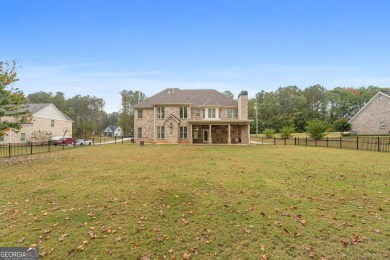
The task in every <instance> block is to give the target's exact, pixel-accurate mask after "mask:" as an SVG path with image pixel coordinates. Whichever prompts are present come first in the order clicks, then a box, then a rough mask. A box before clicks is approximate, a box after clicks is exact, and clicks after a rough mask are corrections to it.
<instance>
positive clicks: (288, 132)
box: [279, 126, 295, 138]
mask: <svg viewBox="0 0 390 260" xmlns="http://www.w3.org/2000/svg"><path fill="white" fill-rule="evenodd" d="M294 132H295V128H294V127H292V126H284V127H283V128H282V129H280V132H279V134H280V136H281V137H282V138H290V137H292V135H293V133H294Z"/></svg>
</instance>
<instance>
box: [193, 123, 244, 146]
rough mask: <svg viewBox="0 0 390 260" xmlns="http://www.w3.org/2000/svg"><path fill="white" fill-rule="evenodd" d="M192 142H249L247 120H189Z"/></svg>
mask: <svg viewBox="0 0 390 260" xmlns="http://www.w3.org/2000/svg"><path fill="white" fill-rule="evenodd" d="M191 123H192V124H191V131H190V133H191V142H192V143H193V144H249V143H250V139H249V136H250V135H249V122H248V121H244V122H237V121H234V122H231V121H228V122H210V123H209V124H206V123H205V122H196V123H198V124H196V123H195V122H191Z"/></svg>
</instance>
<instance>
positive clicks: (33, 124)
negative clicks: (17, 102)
mask: <svg viewBox="0 0 390 260" xmlns="http://www.w3.org/2000/svg"><path fill="white" fill-rule="evenodd" d="M26 109H27V110H29V111H30V113H31V117H30V118H29V119H28V122H27V123H25V124H22V129H20V130H18V131H13V130H12V129H10V131H7V132H6V133H5V135H4V136H0V144H2V143H24V142H32V141H33V142H38V141H45V140H40V138H42V133H45V134H48V136H47V137H49V136H50V135H51V136H66V137H71V136H72V123H73V121H72V119H71V118H69V117H68V116H67V115H65V114H64V113H63V112H61V111H60V110H58V108H57V107H56V106H55V105H53V104H51V103H50V104H46V103H45V104H28V105H27V108H26ZM7 120H8V121H11V120H12V118H7Z"/></svg>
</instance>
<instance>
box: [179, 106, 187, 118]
mask: <svg viewBox="0 0 390 260" xmlns="http://www.w3.org/2000/svg"><path fill="white" fill-rule="evenodd" d="M187 109H188V108H187V107H180V118H187V117H188V116H187Z"/></svg>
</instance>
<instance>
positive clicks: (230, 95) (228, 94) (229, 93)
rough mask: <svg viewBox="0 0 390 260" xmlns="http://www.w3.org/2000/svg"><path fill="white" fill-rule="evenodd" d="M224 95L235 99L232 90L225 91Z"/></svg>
mask: <svg viewBox="0 0 390 260" xmlns="http://www.w3.org/2000/svg"><path fill="white" fill-rule="evenodd" d="M223 94H225V95H226V96H228V97H230V98H231V99H234V94H233V93H232V92H231V91H230V90H225V92H223Z"/></svg>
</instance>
